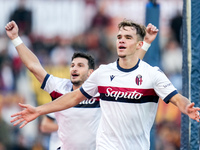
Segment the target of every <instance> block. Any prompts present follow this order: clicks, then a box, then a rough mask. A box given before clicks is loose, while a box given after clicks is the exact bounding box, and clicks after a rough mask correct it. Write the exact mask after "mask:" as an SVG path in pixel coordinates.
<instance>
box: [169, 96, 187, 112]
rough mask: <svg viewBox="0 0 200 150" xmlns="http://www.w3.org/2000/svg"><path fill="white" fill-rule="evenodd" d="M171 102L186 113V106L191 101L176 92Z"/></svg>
mask: <svg viewBox="0 0 200 150" xmlns="http://www.w3.org/2000/svg"><path fill="white" fill-rule="evenodd" d="M171 102H172V103H173V104H174V105H176V106H177V107H178V108H179V110H180V111H181V112H182V113H184V114H187V110H186V107H187V106H188V105H189V104H191V102H190V101H189V100H188V99H187V98H186V97H184V96H182V95H180V94H177V95H175V96H174V97H173V99H172V100H171Z"/></svg>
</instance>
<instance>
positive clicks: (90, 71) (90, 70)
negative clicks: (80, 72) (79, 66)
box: [88, 69, 94, 77]
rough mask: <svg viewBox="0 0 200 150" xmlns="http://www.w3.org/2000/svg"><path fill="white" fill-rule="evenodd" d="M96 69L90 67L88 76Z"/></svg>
mask: <svg viewBox="0 0 200 150" xmlns="http://www.w3.org/2000/svg"><path fill="white" fill-rule="evenodd" d="M93 71H94V69H89V71H88V77H89V76H90V75H91V74H92V73H93Z"/></svg>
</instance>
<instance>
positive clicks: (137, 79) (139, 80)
mask: <svg viewBox="0 0 200 150" xmlns="http://www.w3.org/2000/svg"><path fill="white" fill-rule="evenodd" d="M142 81H143V80H142V76H141V75H140V74H139V75H137V76H136V78H135V83H136V84H137V85H141V84H142Z"/></svg>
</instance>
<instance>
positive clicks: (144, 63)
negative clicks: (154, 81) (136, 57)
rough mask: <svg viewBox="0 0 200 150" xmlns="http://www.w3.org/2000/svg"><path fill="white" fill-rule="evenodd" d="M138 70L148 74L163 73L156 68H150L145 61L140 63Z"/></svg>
mask: <svg viewBox="0 0 200 150" xmlns="http://www.w3.org/2000/svg"><path fill="white" fill-rule="evenodd" d="M139 65H140V68H141V69H143V70H146V71H147V72H149V74H152V75H154V74H156V73H163V71H162V70H161V69H160V67H158V66H151V65H150V64H148V63H146V62H145V61H142V60H141V61H140V64H139Z"/></svg>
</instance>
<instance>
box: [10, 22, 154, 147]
mask: <svg viewBox="0 0 200 150" xmlns="http://www.w3.org/2000/svg"><path fill="white" fill-rule="evenodd" d="M146 30H147V35H146V36H145V40H146V42H147V43H151V42H152V41H153V40H154V39H155V37H156V35H157V32H158V30H157V29H156V27H155V26H153V25H151V24H149V25H148V26H147V29H146ZM6 31H7V35H8V36H9V37H10V39H14V40H15V42H16V43H14V44H15V46H16V49H17V51H18V53H19V56H20V58H21V60H22V62H23V63H24V64H25V65H26V67H27V68H28V69H29V70H30V71H31V72H32V73H33V74H34V75H35V77H36V78H37V79H38V81H39V82H40V83H41V84H42V86H41V88H42V89H44V90H46V91H47V92H49V94H50V95H51V97H52V99H53V100H54V99H56V98H58V97H60V96H62V95H63V94H65V93H68V92H71V91H74V90H76V89H79V88H80V87H81V85H82V84H83V82H84V81H85V80H86V79H87V78H88V77H89V76H90V74H91V73H92V72H93V70H94V59H93V58H92V57H91V56H90V55H86V54H84V53H75V54H74V55H73V57H72V62H71V67H70V80H69V79H61V78H57V77H54V76H53V75H49V74H48V73H47V72H46V71H45V70H44V68H43V67H42V66H41V64H40V62H39V60H38V59H37V57H36V56H35V55H34V54H33V53H32V52H31V51H30V50H29V49H28V48H27V47H26V46H25V45H24V44H22V43H20V42H21V41H20V39H19V38H17V39H16V37H18V27H17V25H16V23H15V22H14V21H11V22H10V23H8V24H7V26H6ZM147 46H149V45H148V44H147ZM143 48H144V50H140V51H138V53H137V55H138V56H139V57H140V58H141V59H142V58H143V56H144V54H145V53H146V51H145V50H147V48H148V47H143ZM63 105H65V104H64V103H63ZM100 114H101V112H100V107H99V95H98V93H97V94H96V95H94V96H93V98H89V99H87V98H85V99H84V100H83V101H82V100H81V101H80V102H79V103H77V104H76V105H74V107H72V108H70V109H67V110H63V111H59V112H56V113H55V116H56V120H57V122H58V126H59V129H58V135H59V137H60V139H61V141H62V145H61V149H64V150H65V149H73V150H75V149H77V150H83V149H85V150H94V149H95V147H96V143H95V141H96V139H95V138H96V131H97V128H98V124H99V120H100Z"/></svg>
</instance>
